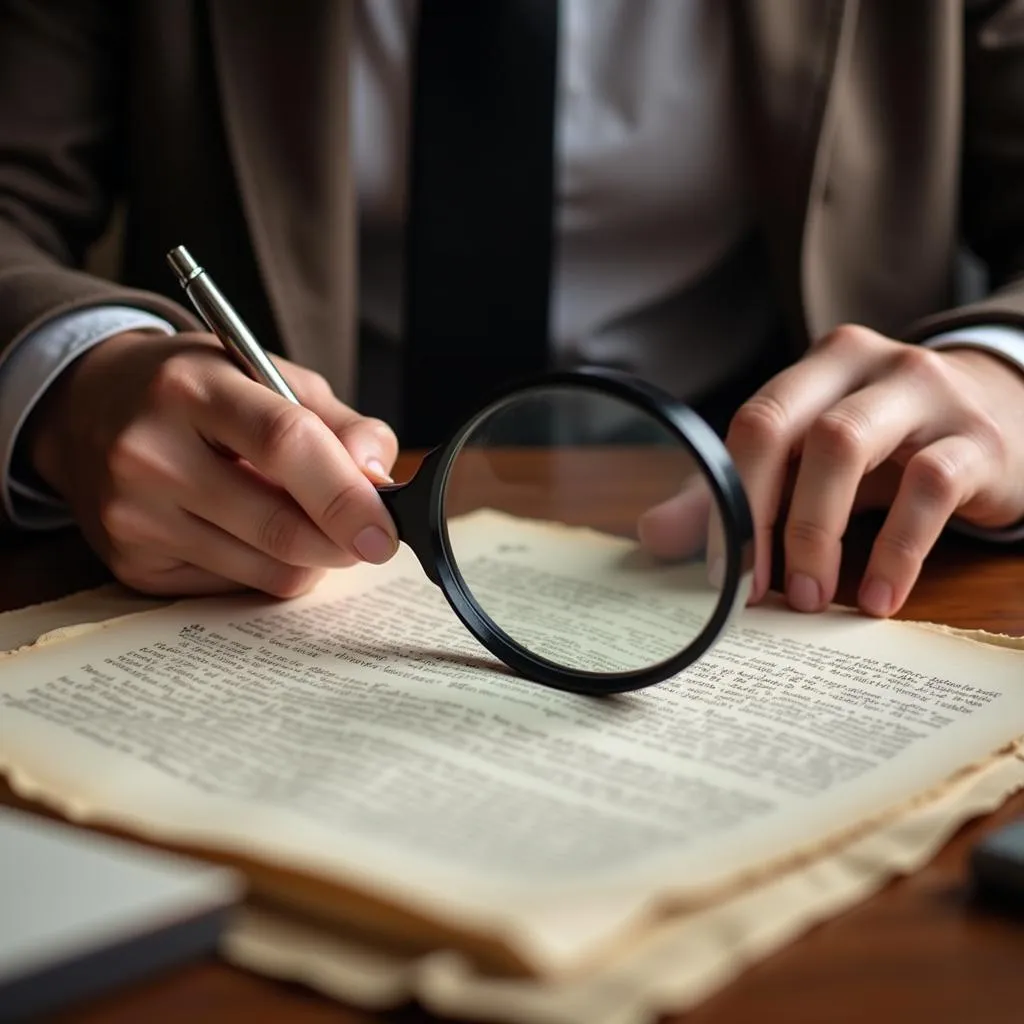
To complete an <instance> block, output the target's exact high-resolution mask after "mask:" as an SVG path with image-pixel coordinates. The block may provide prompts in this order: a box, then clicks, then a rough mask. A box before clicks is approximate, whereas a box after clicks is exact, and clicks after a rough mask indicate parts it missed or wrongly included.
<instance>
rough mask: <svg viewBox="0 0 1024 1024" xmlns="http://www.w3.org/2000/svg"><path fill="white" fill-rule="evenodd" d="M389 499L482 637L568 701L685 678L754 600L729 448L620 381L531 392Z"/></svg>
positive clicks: (582, 374)
mask: <svg viewBox="0 0 1024 1024" xmlns="http://www.w3.org/2000/svg"><path fill="white" fill-rule="evenodd" d="M378 492H379V494H380V495H381V498H382V500H383V501H384V504H385V505H386V507H387V508H388V511H389V512H390V513H391V515H392V517H393V519H394V521H395V524H396V526H397V528H398V535H399V538H400V539H401V540H402V541H404V542H405V543H406V544H407V545H408V546H409V547H410V548H411V549H412V551H413V552H414V553H415V555H416V557H417V558H418V560H419V562H420V565H421V566H422V567H423V569H424V571H425V572H426V574H427V576H428V577H429V578H430V579H431V580H432V581H433V582H434V583H435V584H436V585H437V586H438V587H440V589H441V591H442V592H443V594H444V596H445V598H446V599H447V600H448V603H449V604H450V605H451V607H452V609H453V610H454V612H455V614H456V615H457V616H458V617H459V618H460V619H461V620H462V622H463V623H464V624H465V626H466V627H467V628H468V629H469V631H470V632H471V633H472V634H473V635H474V636H475V637H476V638H477V640H479V641H480V643H482V644H483V645H484V647H486V648H487V649H488V650H489V651H490V652H491V653H492V654H493V655H495V656H496V657H497V658H499V659H500V660H501V661H503V662H504V663H505V664H507V665H508V666H510V667H511V668H512V669H514V670H515V671H517V672H519V673H520V674H522V675H523V676H525V677H527V678H529V679H531V680H534V681H536V682H539V683H543V684H546V685H548V686H552V687H556V688H558V689H561V690H570V691H574V692H577V693H586V694H609V693H619V692H624V691H628V690H636V689H640V688H642V687H646V686H650V685H652V684H654V683H658V682H661V681H662V680H664V679H666V678H668V677H669V676H672V675H675V674H676V673H677V672H680V671H681V670H682V669H684V668H685V667H686V666H687V665H690V664H692V663H693V662H694V661H695V660H696V659H697V658H699V657H700V656H701V655H702V654H703V653H704V652H705V651H707V650H708V648H709V647H711V645H712V644H713V643H714V642H715V641H716V640H717V639H718V637H719V636H721V634H722V633H723V631H724V630H725V629H726V627H727V626H728V624H729V623H730V622H731V621H732V618H733V616H734V615H735V614H736V613H737V612H738V611H739V609H741V608H742V607H743V606H744V605H745V604H746V600H747V596H748V594H749V591H750V586H751V581H752V575H753V564H754V557H753V556H754V535H753V522H752V518H751V514H750V507H749V505H748V502H747V498H746V495H745V492H744V490H743V486H742V484H741V482H740V479H739V475H738V473H737V471H736V468H735V466H734V465H733V462H732V459H731V457H730V456H729V453H728V451H727V450H726V448H725V446H724V445H723V444H722V442H721V441H720V440H719V438H718V436H717V435H716V434H715V433H714V432H713V431H712V430H711V428H710V427H709V426H708V425H707V424H706V423H705V422H704V421H703V420H702V419H701V418H700V417H699V416H698V415H697V414H696V413H695V412H693V411H692V410H691V409H690V408H689V407H687V406H686V405H684V404H683V403H681V402H679V401H677V400H675V399H674V398H672V397H671V396H670V395H668V394H666V393H664V392H662V391H660V390H659V389H657V388H655V387H652V386H650V385H647V384H646V383H644V382H641V381H639V380H637V379H635V378H632V377H630V376H628V375H625V374H621V373H618V372H615V371H606V370H596V369H595V370H590V369H587V370H579V371H571V372H565V373H557V374H550V375H547V376H545V377H542V378H540V379H538V380H536V381H533V382H530V383H528V384H526V385H518V386H516V387H515V388H513V389H511V390H509V391H507V392H505V393H504V394H502V395H499V396H498V397H497V398H496V399H494V400H493V401H491V402H490V403H489V404H487V405H486V406H485V407H484V408H482V409H481V410H480V411H479V412H477V413H476V414H475V415H473V416H471V417H470V419H469V420H468V421H467V422H466V423H465V424H464V425H463V426H462V427H461V428H459V429H458V430H456V432H455V433H454V435H453V436H452V437H451V439H450V440H449V441H448V442H447V443H446V444H443V445H441V446H440V447H437V448H435V449H433V450H432V451H430V452H429V453H428V454H427V455H426V456H425V457H424V459H423V462H422V463H421V465H420V467H419V469H418V470H417V472H416V474H415V475H414V476H413V477H412V479H411V480H409V481H408V482H407V483H399V484H393V485H386V486H380V487H378Z"/></svg>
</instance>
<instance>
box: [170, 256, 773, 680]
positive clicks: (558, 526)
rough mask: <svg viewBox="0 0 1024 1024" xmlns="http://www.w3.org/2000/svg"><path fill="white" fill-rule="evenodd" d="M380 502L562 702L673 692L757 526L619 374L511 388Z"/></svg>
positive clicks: (475, 620) (242, 341) (717, 450)
mask: <svg viewBox="0 0 1024 1024" xmlns="http://www.w3.org/2000/svg"><path fill="white" fill-rule="evenodd" d="M167 261H168V263H169V264H170V267H171V269H172V270H173V271H174V273H175V275H176V276H177V278H178V282H179V284H180V285H181V287H182V288H183V289H184V290H185V292H186V294H187V295H188V297H189V298H190V300H191V301H192V303H193V305H194V306H195V308H196V310H197V311H198V312H199V313H200V315H201V316H202V317H203V319H204V320H205V322H206V324H207V326H208V327H209V328H210V330H211V331H213V333H214V334H215V335H217V337H218V338H220V340H221V342H222V343H223V344H224V346H225V348H226V349H227V351H228V353H229V354H230V355H231V356H232V357H233V358H234V359H235V360H236V361H237V362H238V364H239V365H240V366H241V367H242V368H243V369H244V370H245V371H246V372H248V373H249V374H251V375H252V376H253V377H254V378H255V379H256V380H259V381H261V382H262V383H264V384H266V385H267V386H268V387H269V388H271V389H272V390H274V391H276V392H277V393H278V394H280V395H282V396H283V397H285V398H287V399H288V400H289V401H292V402H295V403H297V402H298V399H297V398H296V397H295V395H294V394H293V393H292V391H291V389H290V388H289V387H288V384H287V382H286V381H285V380H284V378H283V377H282V376H281V374H280V372H279V371H278V369H277V367H276V366H275V364H274V363H273V361H272V360H271V359H270V358H269V357H268V356H267V354H266V353H265V352H264V351H263V350H262V348H260V346H259V344H258V343H257V341H256V339H255V338H254V337H253V336H252V334H251V332H250V331H249V330H248V328H247V327H246V326H245V324H244V323H243V322H242V320H241V318H240V317H239V316H238V314H237V313H236V312H235V310H234V309H233V308H232V307H231V305H230V303H228V301H227V300H226V299H225V298H224V296H223V295H222V294H221V293H220V291H219V289H217V287H216V286H215V285H214V283H213V281H212V280H210V278H209V275H208V274H207V273H206V271H205V270H204V269H203V268H202V267H201V266H200V265H199V264H198V263H197V262H196V261H195V259H193V257H192V255H191V253H190V252H189V251H188V250H187V249H186V248H185V247H184V246H177V247H176V248H174V249H172V250H171V251H170V252H169V253H168V254H167ZM378 492H379V494H380V495H381V498H382V500H383V501H384V504H385V505H386V506H387V508H388V511H389V512H390V513H391V516H392V517H393V519H394V520H395V524H396V526H397V528H398V535H399V538H400V539H401V540H402V541H404V542H405V543H406V544H407V545H408V546H409V547H410V548H411V549H412V551H413V552H414V553H415V555H416V557H417V558H418V559H419V562H420V565H422V567H423V569H424V571H425V572H426V574H427V576H428V577H429V578H430V579H431V580H432V581H433V582H434V583H435V584H437V586H438V587H440V588H441V591H442V592H443V593H444V596H445V597H446V598H447V600H448V603H449V604H450V605H451V607H452V608H453V609H454V611H455V614H456V615H457V616H458V617H459V618H460V619H461V620H462V622H463V623H464V624H465V625H466V627H467V628H468V629H469V631H470V632H471V633H472V634H473V635H474V636H475V637H476V638H477V640H479V641H480V643H482V644H483V645H484V647H486V648H487V649H488V650H489V651H490V652H491V653H492V654H494V655H495V656H496V657H497V658H499V659H500V660H501V661H503V662H505V664H507V665H508V666H510V667H511V668H512V669H514V670H515V671H517V672H519V673H521V674H522V675H523V676H526V677H527V678H529V679H532V680H534V681H536V682H540V683H544V684H546V685H548V686H553V687H557V688H558V689H562V690H571V691H574V692H577V693H588V694H607V693H618V692H622V691H626V690H637V689H640V688H642V687H645V686H650V685H652V684H654V683H658V682H661V681H662V680H663V679H667V678H668V677H669V676H671V675H675V674H676V673H677V672H680V671H682V669H684V668H686V666H687V665H690V664H692V663H693V662H694V661H695V660H696V659H697V658H699V657H700V656H701V655H702V654H703V653H704V652H705V651H706V650H707V649H708V648H709V647H710V646H711V645H712V644H713V643H714V642H715V641H716V640H717V639H718V637H719V636H721V634H722V632H723V631H724V630H725V629H726V627H727V626H728V624H729V622H730V621H731V620H732V617H733V615H735V613H736V612H737V611H738V610H739V609H740V608H742V607H743V606H744V605H745V604H746V600H747V595H748V594H749V591H750V585H751V579H752V574H753V565H754V544H753V535H754V531H753V523H752V518H751V514H750V507H749V505H748V503H747V499H746V495H745V493H744V490H743V486H742V484H741V482H740V479H739V475H738V473H737V472H736V468H735V466H734V465H733V462H732V459H731V458H730V456H729V453H728V451H727V450H726V448H725V446H724V445H723V444H722V442H721V441H720V440H719V439H718V436H717V435H716V434H715V433H714V432H713V431H712V430H711V428H710V427H708V425H707V424H706V423H704V421H703V420H702V419H701V418H700V417H699V416H697V414H696V413H694V412H693V411H692V410H691V409H689V408H688V407H687V406H685V405H683V404H682V403H681V402H678V401H676V400H675V399H673V398H672V397H671V396H670V395H668V394H666V393H664V392H662V391H660V390H659V389H657V388H655V387H652V386H650V385H647V384H645V383H643V382H641V381H639V380H637V379H635V378H633V377H630V376H627V375H625V374H621V373H618V372H615V371H606V370H580V371H573V372H566V373H559V374H551V375H548V376H546V377H543V378H541V379H539V380H537V381H535V382H533V383H529V384H526V385H518V386H516V387H515V388H513V389H512V390H510V391H508V392H506V393H505V394H503V395H499V396H498V397H497V398H495V399H494V400H493V401H491V402H490V403H488V404H487V405H486V406H485V407H484V408H482V409H481V410H480V411H479V412H477V413H476V414H475V415H474V416H471V417H470V419H469V420H468V421H467V422H466V423H465V424H464V425H463V426H462V427H461V428H460V429H458V430H457V431H456V432H455V433H454V435H453V436H452V437H451V439H450V440H449V441H448V442H447V443H446V444H444V445H442V446H441V447H439V448H435V449H434V450H432V451H431V452H429V453H428V454H427V456H426V457H425V458H424V460H423V463H422V464H421V466H420V468H419V470H418V471H417V473H416V474H415V476H414V477H413V478H412V479H411V480H409V481H408V482H407V483H402V484H393V485H388V486H384V487H378Z"/></svg>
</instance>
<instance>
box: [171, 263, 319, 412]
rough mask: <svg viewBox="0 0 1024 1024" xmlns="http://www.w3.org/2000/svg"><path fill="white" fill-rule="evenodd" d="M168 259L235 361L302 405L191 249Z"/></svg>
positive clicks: (201, 314) (187, 293) (183, 285)
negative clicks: (196, 259)
mask: <svg viewBox="0 0 1024 1024" xmlns="http://www.w3.org/2000/svg"><path fill="white" fill-rule="evenodd" d="M167 262H168V263H169V264H170V267H171V270H173V271H174V273H175V275H177V278H178V283H179V284H180V285H181V287H182V288H184V289H185V294H186V295H187V296H188V297H189V299H190V300H191V302H192V305H193V306H194V307H195V309H196V312H197V313H198V314H199V315H200V316H201V317H202V318H203V320H204V322H205V323H206V326H207V327H209V328H210V330H211V331H212V332H213V333H214V334H215V335H216V336H217V338H218V339H219V340H220V343H221V344H222V345H223V346H224V347H225V348H226V349H227V350H228V353H229V354H230V355H231V357H232V358H233V359H234V360H235V362H236V363H238V365H239V366H240V367H241V368H242V369H243V370H244V371H245V372H246V373H247V374H249V376H250V377H252V378H254V379H255V380H258V381H259V382H260V383H262V384H266V386H267V387H268V388H270V390H271V391H276V392H277V393H278V394H279V395H280V396H281V397H282V398H287V399H288V401H289V402H294V403H295V404H296V405H300V404H301V403H300V402H299V400H298V399H297V398H296V397H295V393H294V392H293V391H292V389H291V388H290V387H288V382H287V381H286V380H285V379H284V377H282V376H281V372H280V371H279V370H278V368H277V367H276V366H275V365H274V362H273V360H272V359H271V358H270V356H268V355H267V353H266V352H265V351H264V350H263V348H262V347H261V346H260V343H259V342H258V341H257V340H256V339H255V338H254V337H253V334H252V331H250V330H249V328H248V327H246V326H245V321H244V320H243V319H242V318H241V317H240V316H239V315H238V314H237V313H236V312H235V310H234V308H233V307H232V305H231V303H230V302H228V300H227V299H225V298H224V296H223V295H222V294H221V291H220V289H219V288H218V287H217V286H216V285H215V284H214V283H213V281H212V280H211V278H210V275H209V274H207V272H206V271H205V270H203V268H202V267H201V266H200V265H199V264H198V263H197V262H196V261H195V260H194V259H193V258H192V254H191V253H190V252H189V251H188V249H186V248H185V246H183V245H179V246H177V247H176V248H174V249H172V250H171V251H170V252H169V253H168V254H167Z"/></svg>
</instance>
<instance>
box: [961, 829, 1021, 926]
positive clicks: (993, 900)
mask: <svg viewBox="0 0 1024 1024" xmlns="http://www.w3.org/2000/svg"><path fill="white" fill-rule="evenodd" d="M971 878H972V881H973V882H974V889H975V894H976V895H977V896H978V898H979V899H981V900H982V901H983V902H984V903H986V904H987V905H989V906H991V907H993V908H996V909H998V910H1006V911H1013V912H1015V913H1018V914H1022V913H1024V818H1021V819H1020V820H1018V821H1012V822H1010V824H1009V825H1004V826H1003V827H1002V828H1000V829H997V830H996V831H995V832H990V833H989V834H988V835H986V836H985V837H984V839H982V840H981V841H980V842H979V843H978V844H977V845H976V846H975V847H974V849H973V850H972V851H971Z"/></svg>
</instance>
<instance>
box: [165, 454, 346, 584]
mask: <svg viewBox="0 0 1024 1024" xmlns="http://www.w3.org/2000/svg"><path fill="white" fill-rule="evenodd" d="M193 448H194V450H193V451H192V452H191V453H190V465H191V467H192V473H191V474H190V477H191V481H192V483H193V484H194V486H193V487H192V488H191V489H190V490H189V491H188V492H187V493H186V494H184V495H183V496H182V497H181V502H180V503H181V507H182V508H183V509H185V510H186V511H188V512H191V513H192V514H193V515H195V516H196V517H198V518H199V519H202V520H205V521H206V522H208V523H211V524H212V525H214V526H216V527H218V528H219V529H221V530H223V531H224V532H226V533H229V534H231V535H232V536H234V537H237V538H238V539H239V540H241V541H242V542H243V543H245V544H248V545H249V546H250V547H253V548H256V550H258V551H262V552H263V553H264V554H267V555H270V556H271V557H272V558H274V559H275V560H277V561H279V562H286V563H288V564H289V565H298V566H307V567H310V568H321V567H335V568H338V567H341V566H346V565H351V564H352V561H353V559H352V555H351V554H350V553H349V552H348V551H347V550H346V549H345V548H341V547H339V546H338V545H337V544H335V543H334V542H333V541H332V540H331V539H330V538H329V537H328V536H327V535H326V534H325V533H324V532H323V531H322V530H321V529H320V528H319V527H318V526H317V525H316V524H315V523H314V522H313V521H312V520H311V519H310V518H309V516H308V515H306V513H305V511H304V510H303V509H302V508H300V507H299V505H298V504H297V503H296V502H295V500H294V499H293V498H292V496H291V495H290V494H289V493H288V492H287V491H285V490H283V489H282V488H280V487H278V486H276V485H275V484H271V483H269V482H268V481H267V480H265V479H264V478H262V477H261V476H259V475H258V474H257V473H256V472H255V471H254V470H253V469H252V468H251V467H250V466H249V465H248V464H247V463H242V462H234V461H229V460H227V459H225V458H223V457H221V456H219V455H217V454H215V453H214V452H213V451H212V450H211V449H210V448H208V447H207V446H205V445H203V444H202V442H201V441H196V443H195V444H194V446H193Z"/></svg>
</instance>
